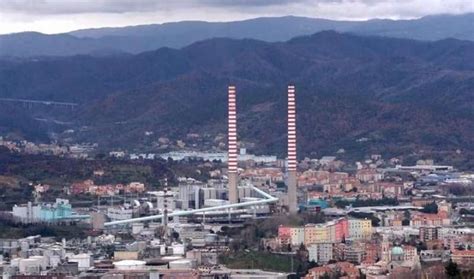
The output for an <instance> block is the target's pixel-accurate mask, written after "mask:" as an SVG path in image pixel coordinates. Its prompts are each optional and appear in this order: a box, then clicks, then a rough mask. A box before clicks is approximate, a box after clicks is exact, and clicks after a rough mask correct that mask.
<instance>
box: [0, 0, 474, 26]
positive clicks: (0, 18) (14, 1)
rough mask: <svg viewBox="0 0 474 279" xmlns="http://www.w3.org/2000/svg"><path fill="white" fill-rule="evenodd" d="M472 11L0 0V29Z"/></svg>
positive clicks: (284, 2) (304, 3)
mask: <svg viewBox="0 0 474 279" xmlns="http://www.w3.org/2000/svg"><path fill="white" fill-rule="evenodd" d="M471 12H474V0H0V34H8V33H15V32H23V31H38V32H42V33H46V34H54V33H62V32H68V31H72V30H77V29H85V28H98V27H118V26H128V25H140V24H151V23H164V22H175V21H183V20H204V21H234V20H243V19H249V18H255V17H262V16H286V15H294V16H305V17H318V18H327V19H334V20H366V19H373V18H388V19H413V18H419V17H422V16H426V15H434V14H461V13H471Z"/></svg>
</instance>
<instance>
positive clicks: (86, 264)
mask: <svg viewBox="0 0 474 279" xmlns="http://www.w3.org/2000/svg"><path fill="white" fill-rule="evenodd" d="M68 260H69V261H70V262H74V263H77V267H78V269H79V270H81V271H82V270H87V269H89V268H91V266H92V258H91V255H89V254H77V255H70V256H69V257H68Z"/></svg>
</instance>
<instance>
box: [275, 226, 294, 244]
mask: <svg viewBox="0 0 474 279" xmlns="http://www.w3.org/2000/svg"><path fill="white" fill-rule="evenodd" d="M278 238H279V239H280V244H281V245H286V244H289V243H290V242H291V228H290V227H285V226H280V227H278Z"/></svg>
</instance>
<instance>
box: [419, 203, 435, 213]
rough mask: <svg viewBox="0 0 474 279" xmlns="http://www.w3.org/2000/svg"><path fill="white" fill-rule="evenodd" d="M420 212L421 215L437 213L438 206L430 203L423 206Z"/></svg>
mask: <svg viewBox="0 0 474 279" xmlns="http://www.w3.org/2000/svg"><path fill="white" fill-rule="evenodd" d="M421 212H423V213H432V214H433V213H434V214H436V213H438V205H437V204H436V203H435V202H432V203H429V204H426V205H425V206H423V208H422V209H421Z"/></svg>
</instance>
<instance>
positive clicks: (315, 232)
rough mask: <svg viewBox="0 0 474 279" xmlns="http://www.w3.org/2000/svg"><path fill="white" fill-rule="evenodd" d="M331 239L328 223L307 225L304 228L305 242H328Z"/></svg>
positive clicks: (306, 243)
mask: <svg viewBox="0 0 474 279" xmlns="http://www.w3.org/2000/svg"><path fill="white" fill-rule="evenodd" d="M328 241H329V229H328V227H327V226H326V225H307V226H305V228H304V244H305V245H308V244H313V243H326V242H328Z"/></svg>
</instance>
